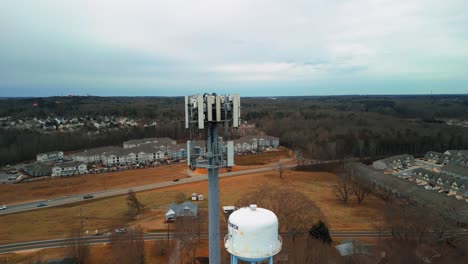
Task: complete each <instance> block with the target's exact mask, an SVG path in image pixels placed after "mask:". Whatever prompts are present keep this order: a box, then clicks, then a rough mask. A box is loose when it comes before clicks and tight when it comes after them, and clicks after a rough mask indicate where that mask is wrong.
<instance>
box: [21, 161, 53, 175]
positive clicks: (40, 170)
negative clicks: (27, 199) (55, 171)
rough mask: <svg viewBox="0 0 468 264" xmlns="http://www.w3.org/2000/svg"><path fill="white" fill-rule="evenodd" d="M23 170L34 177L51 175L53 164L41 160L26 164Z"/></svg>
mask: <svg viewBox="0 0 468 264" xmlns="http://www.w3.org/2000/svg"><path fill="white" fill-rule="evenodd" d="M23 171H24V172H25V173H27V174H29V175H30V176H32V177H42V176H50V175H51V174H52V166H50V165H48V164H44V163H41V162H34V163H33V164H27V165H25V166H24V168H23Z"/></svg>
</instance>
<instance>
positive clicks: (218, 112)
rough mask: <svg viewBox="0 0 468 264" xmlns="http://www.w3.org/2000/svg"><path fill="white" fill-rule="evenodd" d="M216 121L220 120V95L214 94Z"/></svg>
mask: <svg viewBox="0 0 468 264" xmlns="http://www.w3.org/2000/svg"><path fill="white" fill-rule="evenodd" d="M216 122H221V96H216Z"/></svg>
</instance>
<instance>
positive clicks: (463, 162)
mask: <svg viewBox="0 0 468 264" xmlns="http://www.w3.org/2000/svg"><path fill="white" fill-rule="evenodd" d="M424 159H425V160H432V161H435V162H436V163H438V164H455V165H460V166H468V150H447V151H445V152H444V153H441V152H436V151H429V152H427V153H426V155H424Z"/></svg>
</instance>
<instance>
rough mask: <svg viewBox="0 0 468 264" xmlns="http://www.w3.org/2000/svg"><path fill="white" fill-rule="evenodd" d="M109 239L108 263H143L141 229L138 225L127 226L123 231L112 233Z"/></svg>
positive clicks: (143, 252) (143, 249) (143, 253)
mask: <svg viewBox="0 0 468 264" xmlns="http://www.w3.org/2000/svg"><path fill="white" fill-rule="evenodd" d="M110 240H111V247H112V257H111V259H110V263H122V264H133V263H136V264H143V263H145V248H144V240H143V230H142V229H141V228H140V227H139V226H137V227H133V228H129V229H128V230H127V232H125V233H114V234H112V235H111V238H110Z"/></svg>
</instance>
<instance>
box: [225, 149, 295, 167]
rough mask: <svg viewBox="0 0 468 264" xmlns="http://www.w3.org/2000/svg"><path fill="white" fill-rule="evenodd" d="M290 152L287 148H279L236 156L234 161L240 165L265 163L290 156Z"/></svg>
mask: <svg viewBox="0 0 468 264" xmlns="http://www.w3.org/2000/svg"><path fill="white" fill-rule="evenodd" d="M290 157H291V156H290V153H289V151H288V150H287V149H279V150H278V151H270V152H262V153H258V154H251V155H246V156H236V157H235V161H234V163H235V164H236V165H240V166H252V165H265V164H268V163H271V162H275V161H278V160H279V159H285V158H290Z"/></svg>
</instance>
